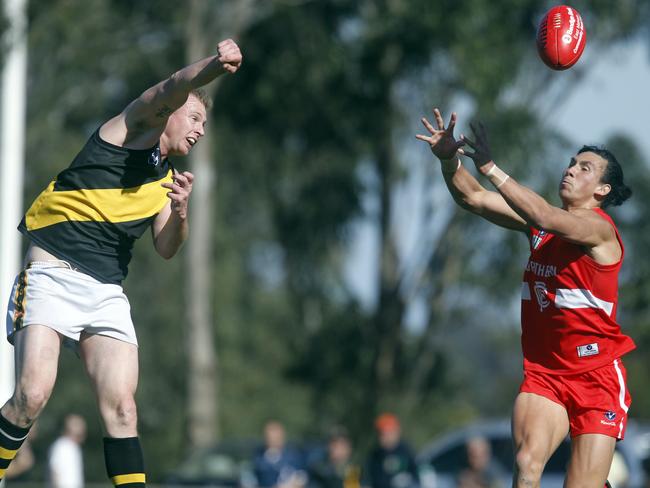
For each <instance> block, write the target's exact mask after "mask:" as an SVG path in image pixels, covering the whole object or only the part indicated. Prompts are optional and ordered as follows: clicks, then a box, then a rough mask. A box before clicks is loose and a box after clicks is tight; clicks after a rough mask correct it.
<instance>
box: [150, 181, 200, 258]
mask: <svg viewBox="0 0 650 488" xmlns="http://www.w3.org/2000/svg"><path fill="white" fill-rule="evenodd" d="M173 179H174V181H173V182H172V183H162V186H163V187H165V188H167V189H169V190H170V191H169V193H168V194H167V196H168V197H169V200H170V201H169V202H168V203H167V205H165V207H164V208H163V209H162V210H161V211H160V213H159V214H158V215H157V216H156V218H155V219H154V221H153V225H152V226H151V232H152V235H153V244H154V248H155V249H156V251H157V252H158V254H160V255H161V256H162V257H163V258H165V259H170V258H171V257H173V256H174V255H175V254H176V253H177V252H178V250H179V249H180V247H181V246H182V244H183V242H185V240H186V239H187V236H188V234H189V222H188V204H189V198H190V193H192V182H193V181H194V175H193V174H192V173H190V172H189V171H184V172H183V173H175V174H174V175H173Z"/></svg>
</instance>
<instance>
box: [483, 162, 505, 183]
mask: <svg viewBox="0 0 650 488" xmlns="http://www.w3.org/2000/svg"><path fill="white" fill-rule="evenodd" d="M485 176H487V177H488V179H489V180H490V183H492V184H493V185H494V187H495V188H500V187H501V186H502V185H503V184H504V183H505V182H506V181H508V178H510V176H509V175H507V174H506V173H505V172H504V171H503V170H502V169H501V168H499V167H498V166H497V165H496V164H494V163H492V167H491V168H490V169H489V170H488V172H487V173H485Z"/></svg>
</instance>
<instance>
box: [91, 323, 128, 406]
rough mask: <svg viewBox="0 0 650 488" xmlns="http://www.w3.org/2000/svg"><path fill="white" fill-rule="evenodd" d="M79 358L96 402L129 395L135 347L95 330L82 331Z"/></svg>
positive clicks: (116, 399) (117, 399)
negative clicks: (93, 332)
mask: <svg viewBox="0 0 650 488" xmlns="http://www.w3.org/2000/svg"><path fill="white" fill-rule="evenodd" d="M79 346H80V352H81V358H82V360H83V362H84V366H85V368H86V371H87V372H88V376H89V377H90V380H91V382H92V384H93V387H94V389H95V392H96V394H97V397H98V399H99V400H100V402H102V401H109V402H111V401H112V400H115V401H119V400H120V399H122V398H124V397H125V396H133V395H134V394H135V390H136V388H137V386H138V348H137V346H135V345H134V344H130V343H128V342H124V341H121V340H119V339H114V338H112V337H107V336H103V335H99V334H95V335H84V334H82V336H81V340H80V342H79Z"/></svg>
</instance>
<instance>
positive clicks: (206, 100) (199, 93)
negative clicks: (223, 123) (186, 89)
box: [190, 88, 212, 111]
mask: <svg viewBox="0 0 650 488" xmlns="http://www.w3.org/2000/svg"><path fill="white" fill-rule="evenodd" d="M190 95H194V96H195V97H196V98H198V100H199V101H200V102H201V103H202V104H203V106H204V107H205V110H206V111H208V110H210V109H211V108H212V98H211V97H210V95H208V92H206V91H205V90H204V89H203V88H195V89H194V90H192V91H191V92H190Z"/></svg>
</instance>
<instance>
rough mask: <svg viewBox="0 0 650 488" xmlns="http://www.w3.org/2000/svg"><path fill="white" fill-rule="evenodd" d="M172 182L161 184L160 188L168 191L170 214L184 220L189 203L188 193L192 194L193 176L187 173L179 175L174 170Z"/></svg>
mask: <svg viewBox="0 0 650 488" xmlns="http://www.w3.org/2000/svg"><path fill="white" fill-rule="evenodd" d="M172 180H173V182H172V183H162V184H161V186H162V187H164V188H167V189H168V190H170V191H169V193H167V196H168V197H169V199H170V200H171V209H172V213H174V214H176V215H178V217H180V218H181V219H182V220H185V219H186V218H187V206H188V203H189V201H190V193H192V182H193V181H194V175H193V174H192V173H190V172H189V171H183V172H182V173H179V172H177V171H176V170H174V174H173V175H172Z"/></svg>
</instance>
